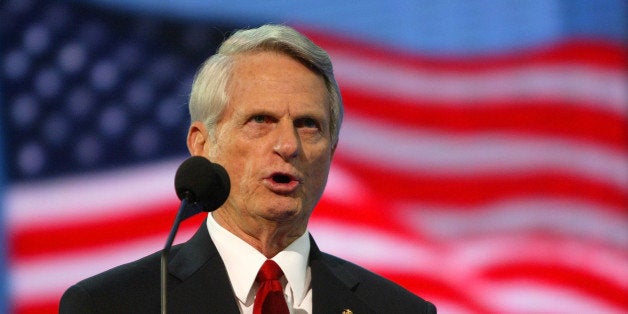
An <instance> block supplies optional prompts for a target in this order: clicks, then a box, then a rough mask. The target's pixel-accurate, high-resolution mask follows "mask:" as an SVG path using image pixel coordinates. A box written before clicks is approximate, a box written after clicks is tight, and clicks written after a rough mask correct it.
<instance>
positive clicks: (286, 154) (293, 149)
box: [273, 123, 301, 161]
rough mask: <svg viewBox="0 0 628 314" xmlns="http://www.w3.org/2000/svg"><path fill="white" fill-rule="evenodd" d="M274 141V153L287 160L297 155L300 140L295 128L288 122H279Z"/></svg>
mask: <svg viewBox="0 0 628 314" xmlns="http://www.w3.org/2000/svg"><path fill="white" fill-rule="evenodd" d="M275 131H276V132H277V137H276V142H275V145H274V146H273V150H274V151H275V153H276V154H278V155H279V156H281V158H283V159H284V160H286V161H288V160H290V159H292V158H294V157H296V156H298V155H299V149H300V146H301V144H300V140H299V136H298V133H297V130H296V128H294V126H293V125H292V124H291V123H290V124H289V123H279V125H278V126H277V129H276V130H275Z"/></svg>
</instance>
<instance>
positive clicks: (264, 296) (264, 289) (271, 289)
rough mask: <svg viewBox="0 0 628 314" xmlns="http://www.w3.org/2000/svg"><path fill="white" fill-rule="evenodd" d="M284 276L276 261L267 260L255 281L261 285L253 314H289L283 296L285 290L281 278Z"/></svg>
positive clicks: (256, 296)
mask: <svg viewBox="0 0 628 314" xmlns="http://www.w3.org/2000/svg"><path fill="white" fill-rule="evenodd" d="M281 276H283V272H282V271H281V268H280V267H279V265H277V263H275V261H273V260H266V262H264V264H263V265H262V267H261V268H260V270H259V272H258V273H257V277H255V281H256V282H257V283H259V288H258V290H257V294H256V295H255V304H254V305H253V314H289V313H290V311H288V305H287V304H286V299H285V298H284V295H283V288H282V287H281V282H280V281H279V278H281Z"/></svg>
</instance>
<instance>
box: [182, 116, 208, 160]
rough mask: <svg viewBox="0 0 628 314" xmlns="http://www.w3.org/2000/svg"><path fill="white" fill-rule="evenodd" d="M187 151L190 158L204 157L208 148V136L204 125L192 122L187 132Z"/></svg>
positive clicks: (199, 122)
mask: <svg viewBox="0 0 628 314" xmlns="http://www.w3.org/2000/svg"><path fill="white" fill-rule="evenodd" d="M187 144H188V151H190V155H192V156H205V153H206V149H207V148H208V147H209V146H208V145H209V134H208V133H207V128H206V127H205V124H204V123H203V122H201V121H194V122H192V125H190V130H189V131H188V140H187Z"/></svg>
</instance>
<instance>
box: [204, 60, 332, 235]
mask: <svg viewBox="0 0 628 314" xmlns="http://www.w3.org/2000/svg"><path fill="white" fill-rule="evenodd" d="M228 93H229V96H230V102H229V104H228V105H227V108H226V109H225V112H224V115H223V117H222V119H221V120H220V121H219V122H218V125H217V127H216V131H217V132H216V143H212V144H211V145H210V148H209V157H210V160H212V161H214V162H217V163H219V164H221V165H223V166H224V167H225V168H226V169H227V172H228V173H229V176H230V178H231V194H230V196H229V199H228V200H227V202H226V204H225V205H224V206H223V207H224V209H225V210H228V211H230V213H229V215H231V216H232V218H235V217H237V218H236V219H238V221H240V223H243V222H244V223H246V222H248V223H253V222H254V221H259V219H262V220H270V221H276V222H289V224H291V225H293V226H295V227H297V229H298V230H299V232H304V231H305V228H306V226H307V221H308V218H309V216H310V214H311V212H312V210H313V208H314V206H315V205H316V203H317V202H318V200H319V199H320V197H321V195H322V193H323V190H324V188H325V184H326V182H327V175H328V172H329V167H330V163H331V157H332V147H331V136H330V130H329V127H330V113H329V103H328V97H327V90H326V88H325V82H324V80H323V78H322V77H320V76H319V75H317V74H315V73H314V72H312V71H311V70H309V69H308V68H306V67H305V66H304V65H302V64H301V63H299V62H298V61H296V60H294V59H292V58H290V57H288V56H286V55H284V54H280V53H275V52H256V53H249V54H246V55H242V56H238V57H236V62H235V64H234V69H233V74H232V77H231V79H230V81H229V84H228ZM233 215H235V216H233ZM297 229H295V230H297Z"/></svg>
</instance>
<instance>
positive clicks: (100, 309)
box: [59, 223, 436, 314]
mask: <svg viewBox="0 0 628 314" xmlns="http://www.w3.org/2000/svg"><path fill="white" fill-rule="evenodd" d="M310 240H311V244H312V245H311V249H310V261H309V265H310V267H311V270H312V289H313V295H312V298H313V300H312V307H313V308H312V310H313V312H314V313H342V311H343V310H345V309H350V310H351V311H353V313H356V314H362V313H436V308H435V307H434V305H432V304H431V303H429V302H427V301H424V300H423V299H421V298H419V297H417V296H415V295H414V294H412V293H410V292H408V291H407V290H405V289H403V288H402V287H400V286H398V285H396V284H395V283H393V282H391V281H389V280H387V279H384V278H383V277H380V276H378V275H376V274H374V273H371V272H369V271H368V270H366V269H364V268H361V267H359V266H357V265H355V264H352V263H350V262H347V261H344V260H342V259H339V258H337V257H334V256H332V255H329V254H326V253H323V252H321V251H320V250H319V249H318V247H317V246H316V243H314V240H313V239H310ZM159 265H160V252H157V253H154V254H152V255H149V256H147V257H144V258H142V259H140V260H137V261H135V262H132V263H129V264H125V265H121V266H118V267H116V268H113V269H111V270H108V271H106V272H104V273H101V274H99V275H96V276H94V277H91V278H88V279H85V280H83V281H81V282H79V283H78V284H76V285H74V286H72V287H70V288H69V289H68V290H67V291H66V292H65V294H64V295H63V297H62V298H61V303H60V308H59V312H60V313H64V314H65V313H159V312H160V274H159V270H160V266H159ZM168 270H169V276H168V312H169V313H221V314H225V313H234V314H236V313H239V310H238V306H237V300H236V298H235V296H234V294H233V289H232V288H231V283H230V282H229V278H228V275H227V271H226V268H225V265H224V264H223V261H222V259H221V258H220V255H219V254H218V251H217V250H216V246H215V245H214V243H213V242H212V240H211V238H210V237H209V233H208V232H207V226H206V225H205V223H203V224H202V226H201V227H200V228H199V230H198V231H197V232H196V234H195V235H194V236H193V237H192V238H191V239H190V240H188V241H187V242H185V243H183V244H180V245H177V246H174V247H173V248H172V251H171V252H170V262H169V263H168Z"/></svg>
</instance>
